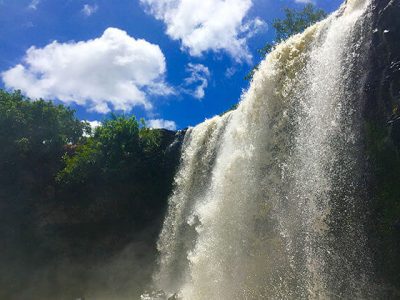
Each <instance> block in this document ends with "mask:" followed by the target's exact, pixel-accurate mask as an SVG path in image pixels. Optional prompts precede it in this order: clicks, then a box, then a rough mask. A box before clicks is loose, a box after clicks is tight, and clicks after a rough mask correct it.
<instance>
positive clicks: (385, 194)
mask: <svg viewBox="0 0 400 300" xmlns="http://www.w3.org/2000/svg"><path fill="white" fill-rule="evenodd" d="M373 5H374V10H373V22H374V23H373V25H372V32H371V45H370V47H369V53H368V55H369V56H368V62H367V63H368V78H367V82H366V86H365V96H364V97H365V99H364V100H365V106H364V112H363V114H364V121H365V126H364V129H365V136H366V139H365V141H366V144H365V145H366V163H367V168H368V174H369V179H368V182H369V184H368V186H369V199H368V200H369V203H370V216H369V220H368V223H369V224H368V227H369V241H370V246H371V249H372V251H373V261H374V265H375V272H376V275H377V278H378V281H379V282H378V286H379V289H380V291H379V294H380V295H381V296H382V299H383V298H385V299H394V298H396V299H397V298H399V297H400V255H399V253H400V230H399V226H398V224H399V222H400V1H397V0H374V1H373Z"/></svg>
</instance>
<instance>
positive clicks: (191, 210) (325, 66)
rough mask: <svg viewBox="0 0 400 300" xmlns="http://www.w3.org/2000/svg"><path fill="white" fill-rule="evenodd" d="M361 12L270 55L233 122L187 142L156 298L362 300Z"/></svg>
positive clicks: (220, 122) (345, 13) (365, 284)
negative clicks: (163, 294) (161, 294)
mask: <svg viewBox="0 0 400 300" xmlns="http://www.w3.org/2000/svg"><path fill="white" fill-rule="evenodd" d="M368 11H369V1H368V0H351V1H348V3H347V4H345V5H343V6H342V7H341V8H340V9H339V11H338V12H336V13H335V14H333V15H332V16H330V17H329V18H328V19H326V20H324V21H323V22H320V23H319V24H317V25H315V26H313V27H311V28H309V29H308V30H306V32H305V33H303V34H301V35H297V36H294V37H292V38H290V39H289V40H288V41H286V42H285V43H283V44H281V45H279V46H278V47H277V48H276V49H275V51H273V52H272V53H271V54H270V55H268V57H267V58H266V59H265V60H264V61H263V62H262V64H261V66H260V69H259V71H258V72H257V73H256V74H255V76H254V79H253V81H252V82H251V86H250V88H249V90H248V91H247V92H246V93H245V94H244V95H243V97H242V101H241V103H240V105H239V107H238V108H237V109H236V110H235V111H233V112H230V113H227V114H225V115H224V116H222V117H215V118H213V119H211V120H207V121H206V122H204V123H202V124H200V125H198V126H196V127H195V128H192V129H190V130H189V131H188V132H187V134H186V137H185V141H184V145H183V153H182V159H181V165H180V168H179V171H178V174H177V176H176V179H175V190H174V193H173V195H172V196H171V197H170V199H169V210H168V214H167V217H166V220H165V222H164V227H163V230H162V233H161V235H160V239H159V242H158V248H159V251H160V268H159V271H158V272H157V273H156V274H155V275H154V285H155V288H156V289H160V290H163V291H165V292H166V293H167V294H175V293H176V294H177V295H178V297H180V298H182V299H190V300H196V299H216V300H217V299H229V300H230V299H329V298H332V299H339V298H345V299H358V298H369V297H372V296H371V295H372V294H371V292H370V288H369V284H370V271H369V262H368V253H367V251H366V250H365V249H366V246H365V238H364V230H363V225H362V224H363V220H362V218H361V217H360V216H362V211H361V214H360V210H362V207H361V206H360V203H362V193H363V187H362V184H361V182H362V180H361V179H360V175H359V174H360V173H361V169H360V168H361V165H362V157H360V155H358V152H357V151H358V150H359V143H360V140H359V138H358V136H359V131H360V123H359V118H360V109H359V106H360V99H359V97H360V92H359V91H358V89H361V87H362V73H363V72H362V68H363V66H362V64H361V62H362V59H361V58H362V52H363V49H365V47H367V45H366V44H365V43H366V41H365V40H364V39H363V37H364V36H366V33H367V32H368V31H369V28H368V18H369V14H368ZM360 57H361V58H360Z"/></svg>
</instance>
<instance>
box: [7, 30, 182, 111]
mask: <svg viewBox="0 0 400 300" xmlns="http://www.w3.org/2000/svg"><path fill="white" fill-rule="evenodd" d="M165 72H166V64H165V57H164V54H163V53H162V51H161V49H160V48H159V46H157V45H154V44H151V43H149V42H147V41H145V40H142V39H135V38H133V37H130V36H129V35H128V34H127V33H126V32H125V31H122V30H120V29H117V28H108V29H106V30H105V31H104V33H103V35H102V36H101V37H99V38H96V39H93V40H88V41H81V42H71V43H59V42H57V41H54V42H52V43H50V44H49V45H47V46H45V47H44V48H36V47H31V48H29V49H28V50H27V52H26V55H25V57H24V60H23V62H22V63H21V64H18V65H16V66H15V67H13V68H11V69H10V70H8V71H5V72H3V73H2V74H1V76H2V79H3V81H4V83H5V86H6V87H7V88H13V89H20V90H22V91H23V92H24V93H25V94H26V95H27V96H29V97H31V98H47V99H49V98H56V99H59V100H61V101H62V102H64V103H67V104H69V103H76V104H78V105H83V106H87V107H88V109H89V110H91V111H96V112H99V113H107V112H109V111H110V110H111V107H112V108H113V109H115V110H122V111H129V110H131V109H132V108H133V107H134V106H143V107H144V108H145V109H147V110H149V109H151V108H152V104H151V102H150V100H149V97H150V96H152V95H169V94H172V93H174V91H173V89H172V88H171V87H169V86H168V85H167V84H166V83H165V81H164V76H165Z"/></svg>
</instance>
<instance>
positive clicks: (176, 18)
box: [140, 0, 265, 62]
mask: <svg viewBox="0 0 400 300" xmlns="http://www.w3.org/2000/svg"><path fill="white" fill-rule="evenodd" d="M140 2H141V3H142V5H143V6H144V7H145V9H146V11H147V12H148V13H149V14H151V15H153V16H154V17H155V18H156V19H158V20H160V21H163V22H164V23H165V24H166V27H167V29H166V33H167V35H168V36H169V37H170V38H171V39H173V40H179V41H181V43H182V47H183V48H184V49H186V50H188V51H189V53H190V55H192V56H201V55H202V54H203V53H204V52H206V51H209V50H211V51H216V52H220V51H225V52H227V53H228V54H230V55H231V56H232V57H233V58H234V59H235V60H236V61H238V62H241V61H247V62H250V61H251V54H250V52H249V50H248V47H247V40H248V39H249V38H250V37H251V36H253V35H254V34H255V33H256V32H258V31H259V30H260V29H261V28H263V27H264V25H265V23H264V22H263V21H261V20H260V19H258V18H255V19H248V18H247V14H248V12H249V10H250V8H251V6H252V0H201V1H199V0H140Z"/></svg>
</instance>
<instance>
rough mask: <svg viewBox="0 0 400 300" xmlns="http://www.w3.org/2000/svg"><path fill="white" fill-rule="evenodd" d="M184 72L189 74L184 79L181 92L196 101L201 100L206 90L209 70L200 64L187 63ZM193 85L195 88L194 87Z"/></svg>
mask: <svg viewBox="0 0 400 300" xmlns="http://www.w3.org/2000/svg"><path fill="white" fill-rule="evenodd" d="M186 71H187V72H189V73H190V76H189V77H187V78H185V84H184V85H185V88H183V89H182V90H183V92H185V93H187V94H190V95H192V96H193V97H195V98H197V99H203V98H204V95H205V92H204V90H205V89H206V88H207V86H208V79H209V78H210V70H209V69H208V68H207V67H206V66H204V65H202V64H192V63H189V64H188V65H187V66H186ZM194 85H196V86H195V87H194Z"/></svg>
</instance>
